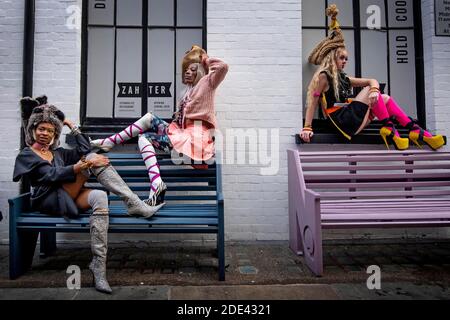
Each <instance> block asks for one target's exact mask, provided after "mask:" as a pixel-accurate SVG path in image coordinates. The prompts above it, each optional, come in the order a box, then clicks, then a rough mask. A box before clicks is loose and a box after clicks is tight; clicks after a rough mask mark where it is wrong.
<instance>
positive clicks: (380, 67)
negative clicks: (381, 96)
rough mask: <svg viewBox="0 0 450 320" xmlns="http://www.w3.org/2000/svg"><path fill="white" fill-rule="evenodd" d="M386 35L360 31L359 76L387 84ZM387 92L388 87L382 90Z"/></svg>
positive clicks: (377, 32) (378, 32)
mask: <svg viewBox="0 0 450 320" xmlns="http://www.w3.org/2000/svg"><path fill="white" fill-rule="evenodd" d="M386 52H387V34H386V33H385V32H380V31H372V30H362V31H361V76H362V77H363V78H374V79H377V80H378V82H380V83H384V84H387V82H388V76H387V61H386ZM384 92H385V93H388V92H389V89H388V87H386V88H385V89H384Z"/></svg>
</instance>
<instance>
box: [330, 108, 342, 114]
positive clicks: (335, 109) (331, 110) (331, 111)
mask: <svg viewBox="0 0 450 320" xmlns="http://www.w3.org/2000/svg"><path fill="white" fill-rule="evenodd" d="M340 108H342V107H341V106H334V107H331V108H328V109H326V113H327V114H332V113H333V112H335V111H337V110H339V109H340Z"/></svg>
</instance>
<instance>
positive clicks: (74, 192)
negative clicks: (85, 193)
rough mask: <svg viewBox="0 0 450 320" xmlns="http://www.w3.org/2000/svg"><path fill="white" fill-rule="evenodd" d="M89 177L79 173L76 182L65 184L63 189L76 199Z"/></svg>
mask: <svg viewBox="0 0 450 320" xmlns="http://www.w3.org/2000/svg"><path fill="white" fill-rule="evenodd" d="M87 180H88V178H87V177H86V176H85V175H83V174H82V173H79V174H77V178H76V180H75V182H71V183H65V184H63V189H64V190H65V191H66V192H67V193H68V194H69V195H70V197H71V198H72V199H74V200H75V199H76V198H77V197H78V195H79V194H80V192H81V190H82V189H83V186H84V184H85V183H86V181H87Z"/></svg>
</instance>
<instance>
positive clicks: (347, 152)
mask: <svg viewBox="0 0 450 320" xmlns="http://www.w3.org/2000/svg"><path fill="white" fill-rule="evenodd" d="M295 151H297V152H298V150H295ZM299 154H300V158H304V157H317V156H327V157H334V156H339V155H341V156H349V157H353V156H355V155H369V156H371V157H372V156H386V155H387V154H389V155H430V154H436V152H435V151H432V150H427V149H416V150H412V149H408V150H401V151H399V150H337V151H328V150H327V151H301V152H299ZM439 154H440V155H445V154H447V155H450V151H445V150H444V151H439Z"/></svg>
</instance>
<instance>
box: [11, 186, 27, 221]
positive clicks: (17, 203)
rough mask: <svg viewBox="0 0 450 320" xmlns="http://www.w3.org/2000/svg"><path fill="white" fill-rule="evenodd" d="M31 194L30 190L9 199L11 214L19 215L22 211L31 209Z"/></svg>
mask: <svg viewBox="0 0 450 320" xmlns="http://www.w3.org/2000/svg"><path fill="white" fill-rule="evenodd" d="M30 196H31V194H30V193H29V192H28V193H24V194H21V195H19V196H17V197H15V198H12V199H8V203H9V212H10V215H11V214H12V213H15V214H16V216H18V215H17V214H20V213H21V212H27V211H30Z"/></svg>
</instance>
